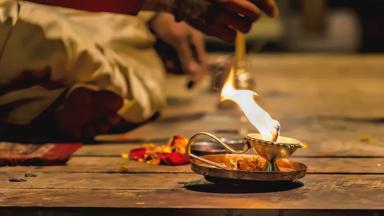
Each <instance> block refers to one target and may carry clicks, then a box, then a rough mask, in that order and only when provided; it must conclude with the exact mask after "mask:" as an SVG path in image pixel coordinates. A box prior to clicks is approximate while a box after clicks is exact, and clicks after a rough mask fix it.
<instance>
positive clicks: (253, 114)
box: [220, 68, 280, 141]
mask: <svg viewBox="0 0 384 216" xmlns="http://www.w3.org/2000/svg"><path fill="white" fill-rule="evenodd" d="M234 83H235V71H234V69H233V68H232V69H231V71H230V73H229V75H228V78H227V80H226V81H225V83H224V86H223V89H222V90H221V97H220V99H221V101H225V100H231V101H233V102H235V103H236V104H238V105H239V107H240V108H241V110H242V111H243V113H244V115H245V116H246V117H247V119H248V121H249V122H251V124H252V125H253V126H254V127H255V128H256V129H257V130H258V131H259V133H260V135H261V136H262V138H263V139H265V140H270V141H276V140H277V138H278V136H279V128H280V124H279V122H278V121H276V120H274V119H273V118H272V117H271V116H270V115H269V113H267V112H266V111H264V110H263V109H262V108H261V107H260V106H259V105H258V104H257V103H256V101H255V97H256V96H258V95H257V93H256V92H253V91H251V90H242V89H236V88H235V85H234Z"/></svg>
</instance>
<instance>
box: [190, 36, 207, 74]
mask: <svg viewBox="0 0 384 216" xmlns="http://www.w3.org/2000/svg"><path fill="white" fill-rule="evenodd" d="M191 42H192V44H193V46H194V48H195V49H194V52H195V60H197V62H198V63H199V66H200V70H199V71H198V73H197V74H193V76H194V80H197V81H198V80H200V79H201V78H202V77H203V76H204V75H205V74H206V73H207V71H208V66H207V52H206V51H205V45H204V39H203V37H202V35H201V33H200V32H199V31H197V30H195V29H193V28H191Z"/></svg>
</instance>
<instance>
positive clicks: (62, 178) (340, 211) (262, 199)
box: [0, 55, 384, 215]
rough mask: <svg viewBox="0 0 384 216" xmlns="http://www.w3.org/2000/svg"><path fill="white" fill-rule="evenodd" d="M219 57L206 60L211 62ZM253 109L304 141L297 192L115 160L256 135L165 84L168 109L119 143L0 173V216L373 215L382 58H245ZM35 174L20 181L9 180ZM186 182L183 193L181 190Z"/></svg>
mask: <svg viewBox="0 0 384 216" xmlns="http://www.w3.org/2000/svg"><path fill="white" fill-rule="evenodd" d="M217 58H219V57H218V56H212V60H215V59H217ZM250 61H251V66H250V68H252V72H254V76H255V78H256V82H257V83H256V84H257V85H256V89H257V91H258V93H259V95H260V98H259V103H260V104H261V105H262V106H263V107H264V108H265V109H266V110H267V111H269V112H270V113H271V115H272V116H273V117H274V118H276V119H278V120H279V121H280V122H281V125H282V134H283V135H288V136H291V137H295V138H297V139H300V140H302V141H303V142H305V143H307V144H308V148H306V149H303V150H299V151H298V152H297V153H296V154H295V156H294V158H293V159H294V160H297V161H301V162H304V163H306V164H307V165H308V167H309V170H308V174H307V176H306V177H305V178H304V179H302V180H301V182H302V183H303V185H298V186H297V187H293V188H289V189H285V190H276V191H273V190H269V189H264V190H259V189H252V188H238V187H233V188H231V187H228V188H227V187H222V186H216V185H212V184H209V183H207V182H205V181H204V180H202V177H201V176H199V175H197V174H194V173H193V172H192V171H191V170H190V167H189V166H188V165H187V166H179V167H167V166H151V165H146V164H142V163H138V162H133V161H127V160H124V159H122V158H120V154H121V153H124V152H128V151H129V150H130V149H132V148H135V147H138V146H139V145H140V143H141V142H143V141H153V142H157V143H164V142H165V140H167V139H168V138H169V137H170V136H172V135H174V134H182V135H185V136H190V135H192V134H193V133H195V132H198V131H209V132H218V131H221V132H228V133H235V132H237V131H238V130H239V129H240V128H241V129H242V131H244V130H248V131H253V130H254V129H253V128H252V127H251V126H250V125H249V124H248V123H247V122H244V121H243V120H241V118H240V117H239V116H240V114H239V111H238V110H236V109H229V110H228V109H224V110H223V109H218V108H217V100H218V97H217V93H212V92H210V91H208V90H207V88H206V86H205V87H200V88H197V89H195V90H194V91H192V92H188V91H185V90H183V86H184V84H185V82H184V78H177V77H171V78H170V79H169V83H170V84H171V85H167V92H169V94H168V95H169V97H168V101H169V106H168V107H167V108H165V110H164V112H163V117H162V118H161V119H160V120H158V121H157V122H154V123H151V124H148V125H145V126H143V127H141V128H138V129H137V130H135V131H132V132H130V133H127V134H124V135H119V136H118V138H119V140H122V139H123V140H125V141H119V142H115V143H112V144H111V143H108V141H106V140H108V139H111V138H116V137H109V136H103V137H99V138H98V139H99V140H104V141H105V143H101V144H95V145H87V146H84V147H82V148H81V149H80V150H79V151H78V152H77V153H76V154H75V156H74V157H73V158H72V159H71V160H70V161H69V162H68V164H67V165H66V166H50V167H1V168H0V182H1V183H0V185H1V188H0V205H1V206H2V208H0V215H11V214H12V215H13V214H15V213H18V215H26V213H30V214H31V215H105V214H111V215H112V214H115V215H129V214H128V213H135V215H161V214H174V215H310V214H313V215H324V214H325V213H332V214H333V215H346V214H348V215H357V214H364V215H379V214H383V210H384V203H383V200H384V159H383V158H384V142H383V138H382V136H381V135H382V134H384V108H383V107H384V99H383V98H384V90H383V89H384V73H383V72H384V71H383V70H384V56H380V55H369V56H329V55H257V56H252V57H250ZM25 173H34V174H36V175H37V176H36V177H30V178H27V181H25V182H10V181H9V178H10V177H18V176H23V175H24V174H25ZM185 185H187V187H186V186H185Z"/></svg>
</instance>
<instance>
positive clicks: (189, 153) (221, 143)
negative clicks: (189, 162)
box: [187, 132, 251, 169]
mask: <svg viewBox="0 0 384 216" xmlns="http://www.w3.org/2000/svg"><path fill="white" fill-rule="evenodd" d="M199 136H208V137H210V138H211V139H213V140H214V141H215V142H216V143H219V144H220V145H222V146H224V148H226V149H227V150H229V151H230V152H231V153H234V154H243V153H246V152H247V151H248V150H249V149H250V148H251V146H250V144H249V143H248V142H246V143H247V145H246V147H245V148H244V149H243V150H240V151H237V150H235V149H233V148H231V147H229V146H228V145H227V144H226V143H224V142H223V141H221V140H220V139H219V138H218V137H217V136H215V135H213V134H211V133H207V132H199V133H197V134H195V135H193V136H192V137H191V138H190V139H189V141H188V145H187V153H188V156H190V157H191V158H194V159H196V160H199V161H201V162H203V163H206V164H209V165H211V166H214V167H217V168H220V169H228V168H227V167H226V166H224V165H222V164H219V163H216V162H213V161H210V160H207V159H205V158H202V157H199V156H197V155H195V154H193V153H192V150H191V147H192V144H193V143H194V140H195V139H196V138H197V137H199Z"/></svg>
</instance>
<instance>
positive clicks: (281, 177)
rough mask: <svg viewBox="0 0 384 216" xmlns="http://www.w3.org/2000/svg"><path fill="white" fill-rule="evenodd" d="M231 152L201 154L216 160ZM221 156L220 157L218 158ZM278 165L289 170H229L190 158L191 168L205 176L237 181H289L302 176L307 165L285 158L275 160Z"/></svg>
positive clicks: (208, 158)
mask: <svg viewBox="0 0 384 216" xmlns="http://www.w3.org/2000/svg"><path fill="white" fill-rule="evenodd" d="M228 156H229V157H231V156H233V154H216V155H205V156H201V157H203V158H204V159H206V160H211V161H215V162H218V160H217V159H222V158H223V157H224V158H228ZM220 157H222V158H220ZM237 157H259V156H257V155H249V154H243V155H237ZM215 158H216V159H215ZM277 163H278V164H279V166H280V167H282V168H288V169H290V170H289V171H273V172H266V171H245V170H230V169H221V168H217V167H214V166H211V165H208V164H206V163H204V162H202V161H199V160H197V159H191V168H192V170H193V171H194V172H195V173H197V174H200V175H203V176H205V177H208V178H209V177H213V178H218V179H224V180H225V179H227V180H232V181H235V182H236V180H238V182H239V183H241V182H242V181H248V182H249V181H254V182H289V181H294V180H297V179H300V178H303V177H304V176H305V175H306V173H307V166H306V165H305V164H303V163H300V162H295V161H290V160H287V159H283V160H279V161H277Z"/></svg>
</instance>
